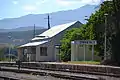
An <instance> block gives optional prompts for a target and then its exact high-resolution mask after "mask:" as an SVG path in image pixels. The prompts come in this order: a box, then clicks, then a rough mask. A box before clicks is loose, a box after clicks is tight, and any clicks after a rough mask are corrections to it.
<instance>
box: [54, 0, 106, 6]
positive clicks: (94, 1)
mask: <svg viewBox="0 0 120 80" xmlns="http://www.w3.org/2000/svg"><path fill="white" fill-rule="evenodd" d="M56 1H57V3H58V4H59V5H61V6H71V5H74V4H80V5H86V4H90V5H98V4H100V3H101V2H103V1H104V0H56Z"/></svg>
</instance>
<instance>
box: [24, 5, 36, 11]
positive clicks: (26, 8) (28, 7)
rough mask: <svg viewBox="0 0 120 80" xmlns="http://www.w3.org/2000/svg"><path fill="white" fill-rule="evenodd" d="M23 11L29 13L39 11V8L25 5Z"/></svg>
mask: <svg viewBox="0 0 120 80" xmlns="http://www.w3.org/2000/svg"><path fill="white" fill-rule="evenodd" d="M23 9H24V10H25V11H27V12H33V11H37V7H36V6H33V5H25V6H23Z"/></svg>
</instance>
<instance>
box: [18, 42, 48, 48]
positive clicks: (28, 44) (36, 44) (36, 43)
mask: <svg viewBox="0 0 120 80" xmlns="http://www.w3.org/2000/svg"><path fill="white" fill-rule="evenodd" d="M46 42H48V41H40V42H31V43H27V44H24V45H21V46H20V47H19V48H22V47H30V46H38V45H40V44H44V43H46Z"/></svg>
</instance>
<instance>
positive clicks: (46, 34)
mask: <svg viewBox="0 0 120 80" xmlns="http://www.w3.org/2000/svg"><path fill="white" fill-rule="evenodd" d="M76 22H78V21H74V22H71V23H66V24H62V25H57V26H54V27H52V28H50V29H49V30H47V31H45V32H43V33H42V34H40V35H38V36H37V37H35V38H33V39H32V40H39V39H46V38H51V37H53V36H55V35H56V34H58V33H60V32H61V31H63V30H65V29H67V28H68V27H70V26H71V25H73V24H75V23H76Z"/></svg>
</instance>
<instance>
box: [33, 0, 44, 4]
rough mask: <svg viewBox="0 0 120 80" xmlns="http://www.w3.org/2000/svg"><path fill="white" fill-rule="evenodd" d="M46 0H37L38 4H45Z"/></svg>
mask: <svg viewBox="0 0 120 80" xmlns="http://www.w3.org/2000/svg"><path fill="white" fill-rule="evenodd" d="M45 2H46V0H38V1H37V2H35V4H36V5H40V4H43V3H45Z"/></svg>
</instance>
